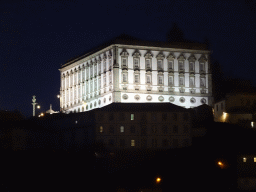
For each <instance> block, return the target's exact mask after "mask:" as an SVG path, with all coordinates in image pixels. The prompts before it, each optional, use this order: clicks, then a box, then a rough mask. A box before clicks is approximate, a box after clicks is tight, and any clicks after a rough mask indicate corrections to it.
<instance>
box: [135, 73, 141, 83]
mask: <svg viewBox="0 0 256 192" xmlns="http://www.w3.org/2000/svg"><path fill="white" fill-rule="evenodd" d="M134 77H135V78H134V79H135V83H139V77H140V76H139V74H135V76H134Z"/></svg>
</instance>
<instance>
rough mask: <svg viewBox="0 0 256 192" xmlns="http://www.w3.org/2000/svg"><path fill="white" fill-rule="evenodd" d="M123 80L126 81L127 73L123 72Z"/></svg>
mask: <svg viewBox="0 0 256 192" xmlns="http://www.w3.org/2000/svg"><path fill="white" fill-rule="evenodd" d="M123 82H124V83H127V73H123Z"/></svg>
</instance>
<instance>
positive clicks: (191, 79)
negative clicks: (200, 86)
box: [189, 77, 195, 87]
mask: <svg viewBox="0 0 256 192" xmlns="http://www.w3.org/2000/svg"><path fill="white" fill-rule="evenodd" d="M189 85H190V87H193V86H195V77H189Z"/></svg>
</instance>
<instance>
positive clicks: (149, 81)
mask: <svg viewBox="0 0 256 192" xmlns="http://www.w3.org/2000/svg"><path fill="white" fill-rule="evenodd" d="M147 83H151V75H147Z"/></svg>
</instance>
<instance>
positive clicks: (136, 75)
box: [122, 72, 206, 87]
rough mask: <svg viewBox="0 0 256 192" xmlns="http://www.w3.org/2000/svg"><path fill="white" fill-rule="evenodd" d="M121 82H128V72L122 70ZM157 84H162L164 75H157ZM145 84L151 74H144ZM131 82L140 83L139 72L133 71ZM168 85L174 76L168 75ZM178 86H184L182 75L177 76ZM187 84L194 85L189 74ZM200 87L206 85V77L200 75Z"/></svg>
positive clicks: (170, 84) (171, 83)
mask: <svg viewBox="0 0 256 192" xmlns="http://www.w3.org/2000/svg"><path fill="white" fill-rule="evenodd" d="M122 76H123V77H122V83H128V73H127V72H123V73H122ZM157 78H158V79H157V84H158V85H164V75H158V77H157ZM145 82H146V84H152V75H151V74H146V80H145ZM133 83H135V84H140V74H139V73H134V81H133ZM168 85H169V86H174V76H173V75H169V76H168ZM179 86H185V77H184V76H179ZM189 86H190V87H194V86H195V77H194V76H191V77H189ZM200 87H206V78H205V76H203V77H200Z"/></svg>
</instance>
